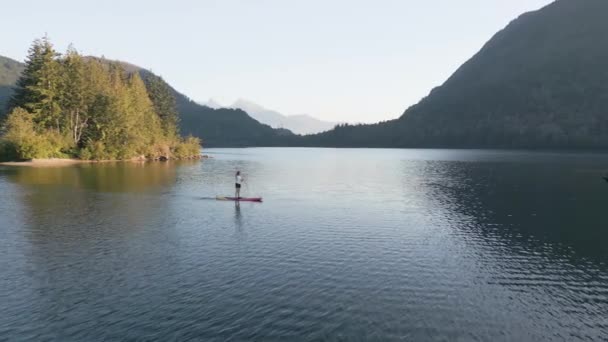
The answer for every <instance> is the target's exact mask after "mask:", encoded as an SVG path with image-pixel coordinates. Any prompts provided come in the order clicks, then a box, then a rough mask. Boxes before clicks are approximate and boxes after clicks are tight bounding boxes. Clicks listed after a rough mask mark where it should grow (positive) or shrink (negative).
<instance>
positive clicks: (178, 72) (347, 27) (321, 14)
mask: <svg viewBox="0 0 608 342" xmlns="http://www.w3.org/2000/svg"><path fill="white" fill-rule="evenodd" d="M551 2H552V0H459V1H454V0H374V1H372V0H365V1H363V0H301V1H296V0H172V1H166V0H120V1H116V0H106V1H92V0H53V1H47V0H37V1H34V0H19V1H10V2H8V3H6V4H3V5H2V13H3V14H2V15H0V17H1V18H2V24H3V25H2V26H3V28H4V34H3V37H2V40H1V42H2V44H0V55H3V56H7V57H10V58H13V59H17V60H23V59H24V58H25V56H26V54H27V49H28V48H29V46H30V44H31V42H32V41H33V40H34V39H36V38H39V37H42V36H44V35H45V34H47V35H48V36H49V37H50V39H51V41H52V42H53V43H54V44H55V46H56V48H57V49H58V50H59V51H60V52H63V51H65V49H66V48H67V46H68V45H69V44H70V43H72V44H73V45H74V46H75V47H76V49H77V50H78V51H80V52H81V53H83V54H86V55H96V56H102V55H103V56H105V57H106V58H109V59H117V60H122V61H127V62H130V63H133V64H136V65H139V66H141V67H145V68H147V69H150V70H152V71H153V72H155V73H156V74H159V75H161V76H163V77H164V78H165V79H166V80H167V81H168V82H169V83H170V84H171V85H173V86H174V87H175V88H176V89H177V90H178V91H180V92H182V93H184V94H186V95H187V96H188V97H190V98H192V99H193V100H197V101H206V100H208V99H209V98H214V99H215V100H217V101H219V102H220V103H222V104H224V105H230V104H231V103H232V102H234V101H235V100H236V99H238V98H244V99H247V100H250V101H253V102H256V103H258V104H260V105H262V106H264V107H267V108H270V109H274V110H277V111H279V112H281V113H283V114H287V115H293V114H309V115H312V116H314V117H317V118H320V119H323V120H327V121H340V122H353V123H354V122H378V121H382V120H389V119H393V118H396V117H399V116H400V115H401V114H402V113H403V111H404V110H405V109H406V108H407V107H409V106H411V105H413V104H415V103H416V102H418V101H419V100H420V99H421V98H422V97H424V96H426V95H427V94H428V93H429V92H430V90H431V89H432V88H434V87H436V86H439V85H441V84H442V83H443V82H444V81H445V80H446V79H447V78H448V77H449V76H450V75H451V74H452V73H453V72H454V71H455V70H456V69H457V68H458V67H459V66H460V65H461V64H462V63H464V62H465V61H466V60H468V59H469V58H470V57H472V56H473V55H474V54H475V53H476V52H477V51H479V49H480V48H481V47H482V46H483V44H484V43H485V42H486V41H488V40H489V39H490V38H491V37H492V36H493V35H494V34H495V33H496V32H497V31H499V30H500V29H502V28H504V27H505V26H506V25H507V24H508V23H509V22H510V21H511V20H513V19H515V18H516V17H518V16H519V15H521V14H522V13H524V12H527V11H530V10H536V9H539V8H541V7H543V6H545V5H547V4H549V3H551Z"/></svg>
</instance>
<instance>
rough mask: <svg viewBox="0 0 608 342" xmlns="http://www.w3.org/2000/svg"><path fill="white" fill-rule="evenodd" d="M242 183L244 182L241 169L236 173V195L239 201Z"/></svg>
mask: <svg viewBox="0 0 608 342" xmlns="http://www.w3.org/2000/svg"><path fill="white" fill-rule="evenodd" d="M241 184H243V177H241V171H237V172H236V175H235V176H234V186H235V192H234V197H235V198H236V199H237V201H238V200H239V199H240V198H241Z"/></svg>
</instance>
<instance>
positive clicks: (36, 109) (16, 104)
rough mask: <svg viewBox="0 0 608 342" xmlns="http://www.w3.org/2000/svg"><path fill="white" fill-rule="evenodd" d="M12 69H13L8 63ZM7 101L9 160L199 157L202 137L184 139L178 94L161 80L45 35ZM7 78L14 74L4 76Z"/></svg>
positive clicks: (4, 139)
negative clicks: (63, 47) (59, 45)
mask: <svg viewBox="0 0 608 342" xmlns="http://www.w3.org/2000/svg"><path fill="white" fill-rule="evenodd" d="M5 69H8V68H5ZM10 70H16V71H17V73H11V74H9V73H8V72H6V71H5V72H3V73H2V74H3V77H2V79H3V80H4V79H7V81H8V82H10V81H11V79H10V77H13V78H14V76H15V75H17V74H18V75H19V78H18V79H17V80H16V84H15V86H14V88H13V89H11V90H10V91H9V92H8V93H9V94H10V98H8V101H6V93H7V92H5V96H4V101H5V102H7V104H6V108H7V110H6V112H5V114H4V117H3V119H2V136H1V140H0V156H1V158H2V159H4V160H27V159H35V158H80V159H87V160H89V159H94V160H125V159H133V158H138V159H170V158H177V159H181V158H191V157H197V156H199V155H200V141H199V140H198V139H197V138H193V137H189V138H186V139H182V138H181V137H180V136H179V133H178V126H177V125H178V122H179V114H178V112H177V108H176V104H175V98H174V97H173V94H172V93H171V90H170V89H169V88H168V87H167V85H166V83H165V82H164V81H162V79H160V78H153V77H148V78H147V79H146V82H144V81H143V80H142V78H141V77H140V75H139V73H128V72H126V71H125V69H124V68H123V67H122V65H121V64H119V63H113V62H108V61H104V60H99V59H91V58H83V57H82V56H81V55H79V54H78V52H77V51H76V50H75V49H73V48H72V47H70V48H69V49H68V51H67V52H66V53H65V54H63V55H62V54H59V53H58V52H56V51H55V49H54V48H53V45H52V44H51V43H50V41H49V40H48V39H47V38H46V37H45V38H43V39H39V40H36V41H34V43H33V44H32V46H31V48H30V50H29V53H28V57H27V60H26V63H25V66H24V67H23V69H22V70H21V72H20V73H19V68H18V67H17V68H16V67H12V68H11V69H10ZM5 76H9V77H5Z"/></svg>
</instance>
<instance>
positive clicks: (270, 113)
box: [202, 99, 338, 135]
mask: <svg viewBox="0 0 608 342" xmlns="http://www.w3.org/2000/svg"><path fill="white" fill-rule="evenodd" d="M202 104H203V105H205V106H207V107H210V108H215V109H218V108H224V106H222V105H221V104H220V103H219V102H218V101H216V100H214V99H210V100H209V101H207V102H203V103H202ZM225 108H235V109H242V110H244V111H245V112H247V114H249V115H250V116H251V117H252V118H254V119H256V120H258V121H259V122H261V123H263V124H267V125H269V126H270V127H273V128H283V129H288V130H290V131H292V132H293V133H296V134H302V135H306V134H314V133H320V132H324V131H329V130H330V129H332V128H334V127H335V126H336V125H337V124H338V123H336V122H328V121H323V120H319V119H317V118H314V117H312V116H310V115H307V114H300V115H284V114H281V113H279V112H277V111H274V110H271V109H267V108H264V107H262V106H261V105H259V104H257V103H254V102H252V101H248V100H244V99H238V100H237V101H236V102H234V103H233V104H232V105H230V106H226V107H225Z"/></svg>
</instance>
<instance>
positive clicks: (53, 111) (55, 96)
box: [9, 37, 61, 131]
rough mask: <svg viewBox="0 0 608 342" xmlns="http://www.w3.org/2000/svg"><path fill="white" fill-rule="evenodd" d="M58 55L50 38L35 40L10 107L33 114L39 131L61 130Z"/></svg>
mask: <svg viewBox="0 0 608 342" xmlns="http://www.w3.org/2000/svg"><path fill="white" fill-rule="evenodd" d="M58 56H59V54H58V53H57V52H56V51H55V49H54V48H53V45H52V44H51V42H50V41H49V39H48V38H47V37H44V38H42V39H38V40H35V41H34V43H33V45H32V47H31V48H30V50H29V54H28V57H27V60H26V66H25V70H24V72H23V74H22V75H21V77H20V78H19V80H18V81H17V87H16V89H15V95H14V96H13V98H12V99H11V101H10V104H9V106H10V108H16V107H22V108H24V109H26V110H27V111H29V112H30V113H32V114H33V115H34V122H36V124H37V126H38V127H37V128H38V129H41V128H54V129H56V130H58V131H59V130H60V115H61V107H60V104H59V95H60V94H59V83H60V79H59V76H60V67H59V63H58V61H57V57H58Z"/></svg>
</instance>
